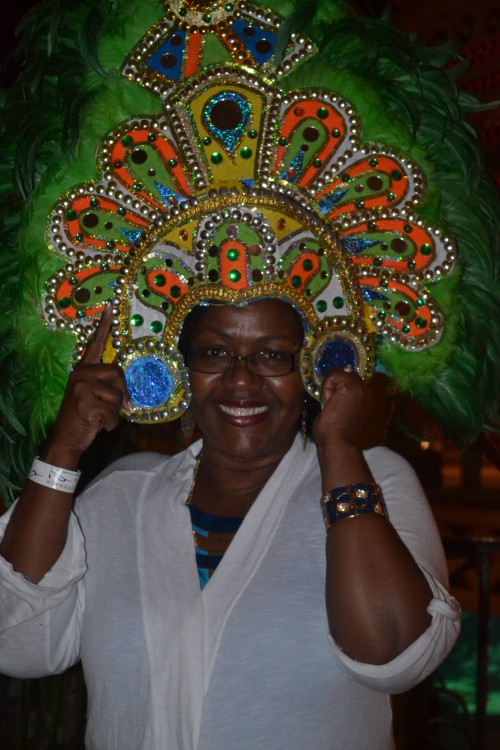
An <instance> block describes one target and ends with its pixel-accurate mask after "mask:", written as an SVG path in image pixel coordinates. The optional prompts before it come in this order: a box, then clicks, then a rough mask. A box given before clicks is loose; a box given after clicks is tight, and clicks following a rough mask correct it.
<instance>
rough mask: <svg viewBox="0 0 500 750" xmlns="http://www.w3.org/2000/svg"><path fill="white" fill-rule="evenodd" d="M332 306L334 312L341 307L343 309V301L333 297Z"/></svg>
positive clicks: (340, 298)
mask: <svg viewBox="0 0 500 750" xmlns="http://www.w3.org/2000/svg"><path fill="white" fill-rule="evenodd" d="M333 306H334V308H335V309H336V310H340V308H341V307H344V300H343V299H342V297H334V298H333Z"/></svg>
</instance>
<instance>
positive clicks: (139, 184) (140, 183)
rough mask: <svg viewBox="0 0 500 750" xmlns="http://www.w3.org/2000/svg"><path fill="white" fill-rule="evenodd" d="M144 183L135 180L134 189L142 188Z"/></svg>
mask: <svg viewBox="0 0 500 750" xmlns="http://www.w3.org/2000/svg"><path fill="white" fill-rule="evenodd" d="M142 188H143V184H142V182H134V190H142Z"/></svg>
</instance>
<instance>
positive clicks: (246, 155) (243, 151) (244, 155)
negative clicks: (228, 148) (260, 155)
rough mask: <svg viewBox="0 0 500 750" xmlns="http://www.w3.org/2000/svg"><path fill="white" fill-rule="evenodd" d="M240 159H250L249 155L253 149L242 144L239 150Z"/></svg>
mask: <svg viewBox="0 0 500 750" xmlns="http://www.w3.org/2000/svg"><path fill="white" fill-rule="evenodd" d="M240 154H241V157H242V159H250V157H251V156H252V154H253V151H252V149H251V148H248V146H244V147H243V148H242V149H241V151H240Z"/></svg>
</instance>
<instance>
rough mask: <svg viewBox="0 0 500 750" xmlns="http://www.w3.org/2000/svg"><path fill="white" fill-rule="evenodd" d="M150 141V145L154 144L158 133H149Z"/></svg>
mask: <svg viewBox="0 0 500 750" xmlns="http://www.w3.org/2000/svg"><path fill="white" fill-rule="evenodd" d="M148 141H149V142H150V143H153V142H154V141H156V133H148Z"/></svg>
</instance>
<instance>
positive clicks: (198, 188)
mask: <svg viewBox="0 0 500 750" xmlns="http://www.w3.org/2000/svg"><path fill="white" fill-rule="evenodd" d="M281 21H282V19H281V18H280V17H279V16H278V15H277V14H276V13H274V12H271V11H268V10H266V9H264V8H262V7H261V6H259V5H256V4H253V3H246V2H238V1H237V0H236V2H232V3H221V2H219V3H216V2H214V3H212V4H211V5H210V7H208V5H207V4H206V3H196V2H189V3H184V4H181V5H176V6H175V7H174V6H173V5H172V6H170V5H168V6H167V14H166V17H165V18H164V19H163V20H161V21H160V22H158V23H157V24H156V25H155V26H153V28H151V29H150V30H149V31H148V32H147V34H146V35H145V36H144V37H143V39H141V41H140V42H139V44H138V45H137V46H136V47H135V48H134V49H133V50H132V52H131V53H130V55H129V57H128V59H127V60H126V61H125V64H124V66H123V70H122V74H123V75H124V76H126V77H127V78H128V79H129V80H131V81H133V82H134V83H137V84H138V85H140V86H143V87H146V88H147V89H149V90H151V91H152V92H153V93H154V94H155V95H157V96H158V97H159V98H160V99H161V102H162V113H161V114H158V115H154V116H151V115H148V116H141V114H140V113H137V115H135V116H134V117H131V118H130V119H127V120H126V121H124V122H122V123H121V124H120V125H119V126H118V127H115V128H114V129H113V131H112V132H109V133H105V134H103V139H102V142H101V144H100V146H99V148H98V152H97V168H98V174H99V178H98V179H97V180H89V181H86V182H83V183H81V184H79V185H75V186H74V187H73V188H72V189H71V190H69V191H67V192H65V193H64V194H63V195H61V197H60V198H59V200H58V201H57V202H56V204H55V206H54V208H53V211H52V212H51V215H50V217H49V222H48V238H49V243H50V247H51V248H52V250H53V251H54V252H55V253H57V254H58V255H60V256H61V257H63V258H64V259H65V261H66V265H65V267H64V268H62V269H61V270H59V271H58V272H57V273H56V274H54V275H53V276H52V277H51V278H49V279H48V280H47V283H46V286H45V291H44V296H43V302H42V309H43V318H44V320H45V322H46V323H47V325H48V326H49V327H50V328H55V329H61V328H66V329H69V330H71V331H73V332H74V333H75V335H76V337H77V344H76V350H75V356H79V355H81V353H82V351H83V350H84V347H85V344H86V340H87V338H88V335H89V332H90V331H91V330H92V327H93V326H94V325H95V324H96V321H97V320H98V318H99V316H100V314H101V313H102V311H103V309H104V307H105V305H106V304H107V303H111V305H112V307H113V314H114V324H113V329H112V333H111V336H110V340H109V345H108V346H107V348H106V353H105V359H106V361H108V362H112V361H117V362H118V363H119V364H120V365H121V366H122V368H123V369H124V372H125V377H126V380H127V384H128V388H129V391H130V393H131V396H132V398H133V401H134V404H135V408H134V409H133V410H132V411H131V412H130V413H128V414H127V416H128V417H129V418H131V419H134V420H136V421H141V422H154V421H165V420H171V419H175V418H177V417H178V416H180V415H181V414H182V412H183V411H185V409H186V408H187V406H188V405H189V400H190V392H189V379H188V374H187V371H186V368H185V365H184V362H183V358H182V356H181V354H180V352H179V351H178V349H177V343H178V339H179V335H180V333H181V330H182V326H183V322H184V320H185V317H186V315H187V314H188V312H189V311H190V310H191V309H192V308H193V307H194V306H195V305H199V304H206V303H210V302H225V303H232V304H244V303H246V302H248V301H250V300H255V299H262V298H269V297H271V298H276V299H282V300H285V301H287V302H289V303H290V304H292V305H293V306H294V307H295V309H296V310H297V311H298V312H299V313H300V315H301V317H302V320H303V322H304V327H305V331H306V336H305V345H304V348H303V352H302V355H301V374H302V378H303V381H304V385H305V387H306V389H307V390H308V392H309V393H310V394H311V395H313V396H314V397H316V398H318V396H319V389H320V386H321V382H322V379H323V377H324V375H325V374H326V373H327V372H328V371H329V369H330V368H331V367H333V366H344V365H346V364H350V365H352V366H353V367H355V368H356V370H357V371H358V372H359V373H360V374H361V375H362V376H363V377H368V376H369V375H370V373H371V372H372V371H373V369H374V367H375V366H376V344H377V341H379V340H384V339H385V340H389V341H390V342H391V345H393V346H395V347H400V348H401V349H403V350H406V351H411V352H415V351H420V350H422V349H424V348H428V347H432V346H434V345H435V344H436V343H438V342H439V340H440V338H441V335H442V332H443V327H444V325H445V321H444V320H443V315H442V313H441V311H440V309H439V307H438V304H437V302H436V301H435V300H434V298H433V295H432V292H431V289H432V285H433V284H435V283H436V282H439V281H440V280H441V279H442V278H443V277H444V276H446V275H447V274H448V273H449V271H450V270H451V269H452V267H453V265H454V261H455V247H454V242H453V240H452V239H451V238H450V237H448V236H447V235H446V233H445V232H443V231H442V230H441V229H439V228H438V227H436V226H435V225H433V224H430V223H429V222H428V221H426V220H424V219H423V218H422V217H421V216H419V206H420V204H421V202H422V200H423V198H424V196H425V192H426V178H425V175H424V173H423V171H422V169H421V168H420V167H419V166H418V165H417V164H416V163H414V162H413V161H411V160H409V159H408V158H405V157H403V156H402V155H400V154H398V153H396V152H395V151H394V150H393V149H391V148H390V147H388V146H386V145H384V144H380V143H370V142H365V141H364V140H363V139H362V123H361V121H360V118H359V116H358V114H357V113H356V111H355V109H354V107H353V106H352V105H351V103H350V102H349V101H347V100H346V99H345V98H343V97H341V96H340V95H338V94H337V93H335V91H333V90H330V88H324V87H317V88H316V87H314V86H313V87H307V88H301V89H296V90H292V91H289V90H285V89H284V88H283V87H282V85H280V80H281V79H282V77H283V76H284V75H285V74H289V73H290V71H291V70H292V69H293V68H294V67H295V66H297V65H299V64H301V63H302V62H303V61H304V60H307V59H308V58H310V57H312V56H313V55H314V54H315V51H316V49H315V46H314V44H313V43H312V42H311V41H309V40H308V39H306V38H305V37H302V36H300V35H295V34H293V35H292V36H291V37H290V38H289V39H288V40H287V41H286V44H285V48H284V51H283V52H280V49H279V47H280V25H281ZM214 50H215V52H214ZM214 55H215V56H216V57H217V58H218V59H219V61H218V62H215V63H214V62H213V58H214ZM208 59H210V64H207V60H208ZM89 326H91V327H90V328H89Z"/></svg>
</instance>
